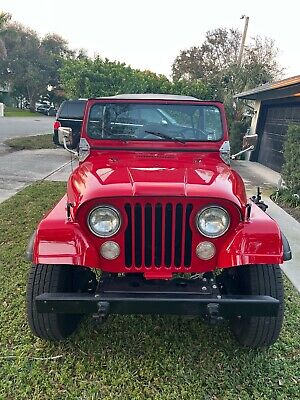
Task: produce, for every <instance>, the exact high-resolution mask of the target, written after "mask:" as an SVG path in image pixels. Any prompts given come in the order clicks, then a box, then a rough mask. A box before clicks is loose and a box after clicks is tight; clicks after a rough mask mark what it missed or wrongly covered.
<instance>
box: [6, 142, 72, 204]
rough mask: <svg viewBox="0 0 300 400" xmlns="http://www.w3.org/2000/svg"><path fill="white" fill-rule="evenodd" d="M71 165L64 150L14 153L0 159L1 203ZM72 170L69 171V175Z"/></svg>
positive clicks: (68, 156)
mask: <svg viewBox="0 0 300 400" xmlns="http://www.w3.org/2000/svg"><path fill="white" fill-rule="evenodd" d="M69 163H70V155H69V154H68V153H67V152H66V151H65V150H63V149H53V150H52V149H41V150H22V151H14V152H10V153H6V154H4V155H1V157H0V203H1V202H2V201H4V200H6V199H8V198H9V197H11V196H13V195H14V194H16V193H17V192H18V191H20V190H22V189H23V188H24V187H25V186H27V185H29V184H31V183H32V182H35V181H37V180H40V179H44V178H45V177H47V176H48V175H50V174H52V173H54V172H55V171H57V170H59V169H60V168H62V167H64V166H67V165H68V164H69ZM70 172H71V169H69V172H68V174H67V175H69V173H70Z"/></svg>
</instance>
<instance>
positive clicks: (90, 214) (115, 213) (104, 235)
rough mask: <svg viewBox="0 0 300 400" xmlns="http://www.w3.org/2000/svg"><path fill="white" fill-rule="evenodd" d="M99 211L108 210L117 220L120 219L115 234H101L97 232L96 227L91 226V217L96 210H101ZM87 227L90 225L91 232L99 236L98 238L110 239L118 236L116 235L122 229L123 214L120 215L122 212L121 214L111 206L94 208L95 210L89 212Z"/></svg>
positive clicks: (102, 205) (104, 205) (105, 205)
mask: <svg viewBox="0 0 300 400" xmlns="http://www.w3.org/2000/svg"><path fill="white" fill-rule="evenodd" d="M99 209H105V210H108V211H110V212H111V213H112V214H113V215H114V216H115V217H116V218H118V224H117V227H116V228H115V230H114V231H113V233H109V234H103V233H99V232H98V231H97V230H95V229H94V227H93V226H92V224H91V217H92V214H93V213H94V212H95V211H96V210H99ZM87 225H88V227H89V229H90V231H91V232H92V233H93V234H94V235H96V236H98V237H100V238H110V237H112V236H114V235H116V234H117V233H118V232H119V230H120V228H121V226H122V218H121V214H120V212H119V211H118V210H117V209H116V208H115V207H113V206H110V205H107V204H101V205H98V206H96V207H94V208H93V209H92V210H91V211H90V212H89V215H88V217H87Z"/></svg>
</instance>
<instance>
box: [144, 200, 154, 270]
mask: <svg viewBox="0 0 300 400" xmlns="http://www.w3.org/2000/svg"><path fill="white" fill-rule="evenodd" d="M144 229H145V266H146V267H150V266H151V263H152V206H151V204H149V203H147V204H146V206H145V227H144Z"/></svg>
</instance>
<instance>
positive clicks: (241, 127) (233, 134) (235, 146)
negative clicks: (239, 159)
mask: <svg viewBox="0 0 300 400" xmlns="http://www.w3.org/2000/svg"><path fill="white" fill-rule="evenodd" d="M249 127H250V122H249V121H248V120H243V121H232V122H231V124H230V125H229V140H230V148H231V153H232V154H234V153H238V152H239V151H241V150H242V145H243V136H244V135H245V133H246V132H247V130H248V128H249Z"/></svg>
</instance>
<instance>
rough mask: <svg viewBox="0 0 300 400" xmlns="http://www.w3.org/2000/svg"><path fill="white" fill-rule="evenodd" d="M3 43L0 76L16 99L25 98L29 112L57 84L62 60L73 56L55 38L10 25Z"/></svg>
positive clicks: (54, 36)
mask: <svg viewBox="0 0 300 400" xmlns="http://www.w3.org/2000/svg"><path fill="white" fill-rule="evenodd" d="M3 41H4V43H5V48H6V52H7V54H6V57H5V59H2V60H0V75H1V78H2V80H3V81H4V82H6V83H9V85H10V87H11V90H12V94H13V95H14V96H15V97H21V98H26V99H27V100H28V101H29V103H30V109H31V110H32V111H34V109H35V103H36V101H37V100H38V98H39V97H40V95H41V94H43V93H45V92H46V90H47V87H49V86H52V87H55V86H57V85H58V69H59V68H60V67H61V65H62V60H63V58H67V57H69V56H70V55H72V52H70V50H69V49H68V47H67V43H66V41H65V40H64V39H62V38H61V37H60V36H58V35H46V36H45V37H44V38H43V39H42V40H41V39H40V38H39V36H38V35H37V33H36V32H35V31H33V30H31V29H28V28H26V27H24V26H22V25H20V24H17V23H9V24H8V26H7V27H6V32H5V35H3Z"/></svg>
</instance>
